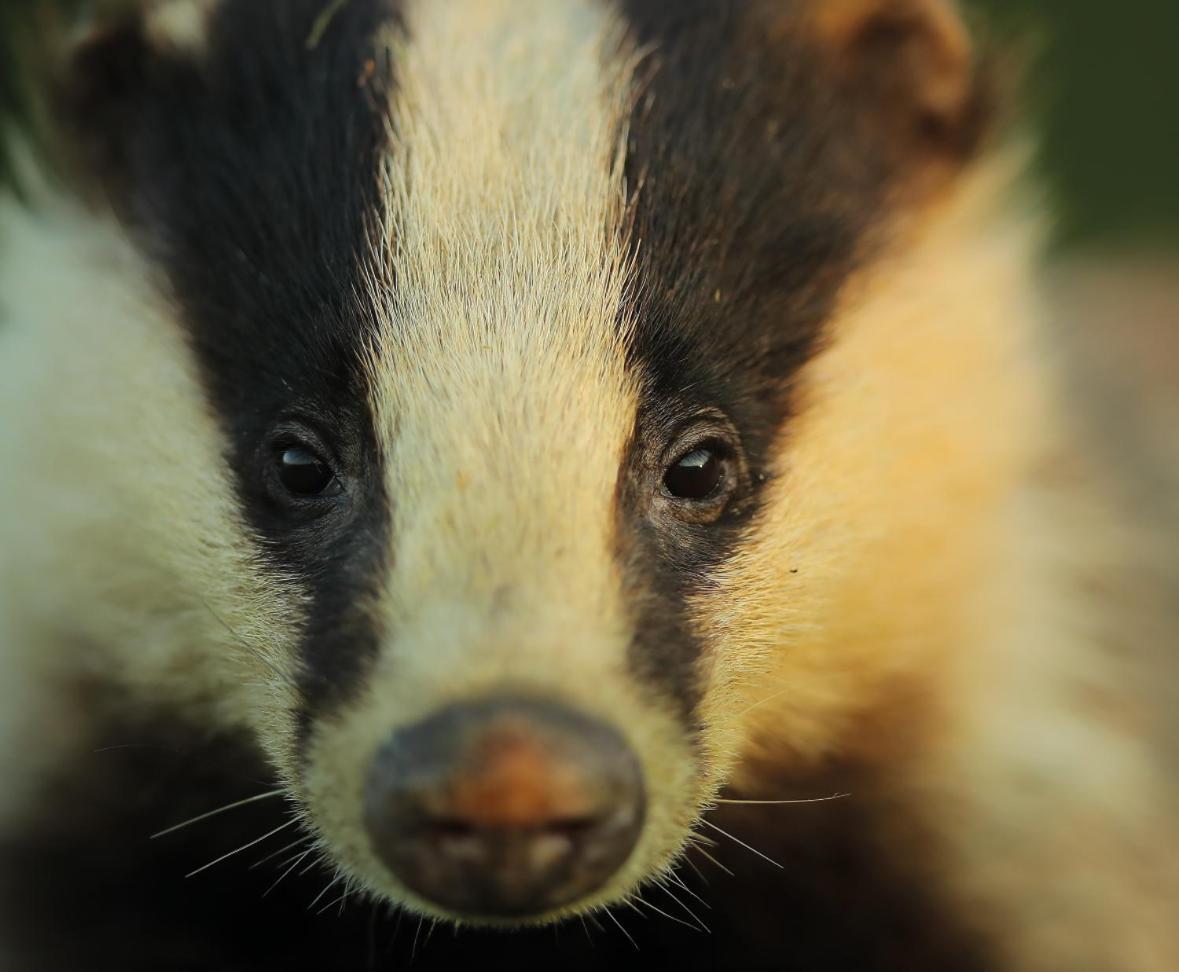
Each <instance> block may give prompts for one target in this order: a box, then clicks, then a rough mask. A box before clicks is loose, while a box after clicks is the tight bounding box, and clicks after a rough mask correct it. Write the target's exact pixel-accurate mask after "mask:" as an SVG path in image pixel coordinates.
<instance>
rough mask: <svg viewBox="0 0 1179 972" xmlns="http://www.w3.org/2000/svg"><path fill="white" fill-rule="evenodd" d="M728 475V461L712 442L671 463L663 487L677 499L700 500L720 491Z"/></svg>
mask: <svg viewBox="0 0 1179 972" xmlns="http://www.w3.org/2000/svg"><path fill="white" fill-rule="evenodd" d="M724 479H725V464H724V461H723V460H722V459H721V457H720V456H719V455H718V454H717V452H716V451H715V450H714V449H713V448H711V447H710V446H701V447H699V448H697V449H693V450H692V451H691V452H689V453H687V454H686V455H684V456H681V457H680V458H679V459H678V460H677V461H676V462H674V463H672V465H671V466H669V467H668V469H667V472H666V473H664V475H663V487H664V489H666V490H667V492H668V493H669V494H670V495H671V496H673V497H675V498H676V499H682V500H693V501H696V502H700V501H704V500H708V499H710V498H712V497H713V496H714V495H715V494H716V493H718V492H719V490H720V488H721V486H722V485H723V484H724Z"/></svg>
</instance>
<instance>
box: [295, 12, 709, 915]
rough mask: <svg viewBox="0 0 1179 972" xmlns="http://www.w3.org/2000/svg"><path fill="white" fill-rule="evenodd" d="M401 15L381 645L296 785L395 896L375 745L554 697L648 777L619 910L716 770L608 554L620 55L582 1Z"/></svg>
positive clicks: (622, 279) (661, 856) (622, 376)
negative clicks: (372, 765) (390, 544)
mask: <svg viewBox="0 0 1179 972" xmlns="http://www.w3.org/2000/svg"><path fill="white" fill-rule="evenodd" d="M404 15H405V19H406V28H407V32H408V34H409V36H411V37H412V38H413V42H412V44H410V45H408V46H405V47H404V48H399V49H398V51H397V55H396V63H397V64H398V90H397V94H396V98H395V102H394V104H393V106H392V123H391V124H392V142H393V144H392V147H391V160H390V163H389V166H388V171H387V180H388V184H387V188H388V206H389V212H388V232H387V241H388V242H387V251H388V252H387V253H386V255H385V259H386V260H387V261H388V263H387V265H386V266H385V267H378V268H376V272H375V273H374V278H375V279H374V288H375V294H374V299H375V300H377V301H378V303H379V304H380V305H381V306H382V307H383V308H386V309H387V313H388V337H387V340H386V341H385V343H384V344H383V345H382V346H381V347H379V348H375V349H374V352H373V365H372V367H373V371H374V374H375V378H376V383H377V385H378V387H379V389H380V398H381V401H380V407H379V416H380V427H381V430H382V434H383V436H384V438H385V441H384V448H385V451H386V454H387V457H388V470H389V473H388V475H389V478H388V483H387V488H388V491H389V496H390V497H391V500H392V507H393V535H394V537H395V550H396V553H395V557H394V558H393V559H394V566H393V570H392V573H391V575H390V576H389V578H388V582H387V592H386V593H385V595H384V596H383V597H382V599H381V603H380V604H377V605H374V606H373V610H374V611H376V612H378V613H379V615H380V616H381V617H382V618H383V619H384V622H385V624H386V625H387V626H388V629H389V630H390V631H392V632H395V636H393V637H392V638H391V640H390V643H389V644H388V645H387V646H386V649H385V652H384V653H383V655H382V658H381V661H380V664H379V665H378V666H377V668H376V670H375V671H374V672H373V673H372V676H371V677H370V678H369V679H368V680H367V681H366V692H365V695H364V698H363V699H362V700H361V701H360V702H358V703H357V704H355V705H351V706H349V707H348V711H347V713H345V714H344V715H343V716H342V717H341V719H340V721H339V723H338V724H329V725H326V726H324V727H322V728H321V729H320V731H319V732H318V733H317V735H316V739H315V742H314V745H313V746H312V749H311V757H312V762H311V766H312V768H311V771H310V773H309V774H308V778H307V785H306V789H305V792H304V794H303V795H304V796H305V797H306V799H307V802H308V805H309V807H310V808H311V813H312V817H313V819H314V820H315V822H316V826H317V828H318V829H319V830H320V831H321V832H322V833H323V834H324V836H325V837H326V838H327V839H328V841H329V842H330V843H331V845H332V847H333V849H334V850H335V852H336V855H337V857H339V858H340V859H342V861H343V862H344V863H345V865H346V866H347V867H348V869H349V871H350V872H351V873H352V874H353V875H355V876H358V877H360V878H361V879H362V880H363V881H364V883H366V884H368V885H369V886H375V887H377V888H380V889H381V890H383V891H387V892H388V893H389V894H390V895H392V896H394V897H396V898H399V899H405V898H407V897H409V896H408V895H407V893H406V892H405V891H404V890H403V889H401V888H399V887H398V886H397V884H396V883H395V882H394V880H393V879H392V877H391V876H389V875H388V873H387V871H386V869H385V868H383V867H382V866H381V865H380V864H379V862H377V861H376V860H375V858H374V855H373V853H372V851H371V849H370V848H369V846H368V844H367V838H366V837H365V836H364V832H363V829H362V827H361V821H360V819H359V813H360V811H361V800H360V793H361V787H362V783H363V774H364V772H365V770H366V768H367V766H368V765H369V762H370V760H371V757H372V755H373V753H374V751H375V749H376V747H377V746H379V745H381V744H382V743H383V742H384V741H385V740H386V739H387V738H388V737H389V735H390V733H391V732H392V731H393V729H395V728H396V727H397V726H402V725H405V724H407V723H409V722H411V721H413V720H415V719H417V718H420V717H423V716H425V715H426V714H428V713H430V712H432V711H434V710H435V709H436V708H437V707H438V706H440V705H443V704H445V703H447V702H452V701H459V700H463V699H467V698H473V697H479V696H481V695H485V694H492V693H497V692H502V691H507V692H512V691H520V692H533V693H537V694H541V695H543V696H545V697H549V698H557V699H561V700H565V701H567V702H569V703H570V704H572V705H574V706H577V707H579V708H580V709H582V710H584V711H587V712H589V713H591V714H594V715H598V716H599V717H602V718H604V719H606V720H607V721H609V722H610V723H612V724H614V725H615V726H617V727H618V728H619V729H620V730H621V731H622V732H623V733H624V735H626V736H627V737H628V738H629V740H630V742H631V743H632V745H633V747H634V749H635V752H636V753H637V755H638V757H639V760H640V762H641V763H642V766H643V770H644V774H645V776H646V778H647V781H648V807H647V815H648V826H647V828H646V829H645V831H644V835H643V837H642V839H641V841H640V843H639V846H638V848H637V850H636V852H635V854H634V855H633V857H632V858H631V860H630V862H629V863H628V864H627V865H626V866H625V867H624V869H623V870H622V872H621V873H620V874H619V875H618V876H617V878H616V879H615V880H614V881H613V882H612V883H611V884H610V886H609V887H608V888H606V889H604V890H603V892H602V893H601V894H599V895H597V896H596V900H598V901H601V900H615V899H617V898H618V897H619V896H620V895H621V894H624V893H627V892H629V891H630V890H632V889H633V887H634V886H635V885H636V884H637V882H638V881H640V880H641V879H643V878H644V877H648V876H650V875H651V874H653V873H655V872H658V871H659V870H660V869H662V868H663V867H664V866H666V865H667V863H668V862H669V860H670V858H671V856H672V855H673V854H674V853H676V852H677V851H678V850H679V847H680V842H681V840H682V838H683V836H684V834H685V831H686V828H687V827H688V825H689V824H690V822H691V818H692V814H693V812H694V809H695V806H696V804H697V801H698V800H699V799H700V798H701V797H702V796H703V795H705V794H706V793H707V792H708V790H707V787H708V786H709V783H710V782H711V781H709V780H705V781H701V780H698V779H697V778H696V777H695V775H694V772H693V765H692V756H691V752H690V748H689V744H688V741H687V740H686V739H685V738H684V737H683V733H682V731H681V730H679V728H678V725H677V722H676V719H675V716H674V710H673V709H672V706H671V703H670V702H668V701H667V700H664V699H661V698H660V697H659V696H658V695H655V694H654V693H652V692H651V691H650V690H647V689H644V688H642V687H641V686H640V685H639V684H637V682H636V680H635V678H634V676H633V674H632V673H631V671H630V670H629V669H628V667H627V649H628V645H629V644H630V640H631V633H632V630H633V620H632V618H631V617H629V615H628V603H629V602H628V598H627V595H626V592H625V591H624V589H623V588H624V580H623V578H622V576H621V575H620V572H619V567H618V565H617V563H616V560H617V558H616V556H615V553H614V550H613V543H614V533H615V520H614V516H615V498H614V497H615V484H616V481H617V476H618V470H619V468H620V465H621V463H622V460H623V449H624V446H625V443H626V441H627V438H628V436H629V435H630V434H631V431H632V430H633V428H634V424H635V415H636V408H637V391H636V389H635V388H634V387H633V385H632V381H631V379H630V378H629V377H628V375H627V373H626V369H625V361H624V356H625V350H624V343H623V337H624V336H623V335H622V334H620V333H619V326H618V314H619V308H620V307H621V306H622V305H623V292H624V287H625V283H626V271H627V267H626V265H625V249H624V247H625V240H624V236H623V216H624V203H625V192H624V185H623V181H622V178H621V173H620V170H619V157H620V148H621V146H620V145H619V144H618V133H619V131H620V129H621V121H622V119H624V118H625V113H626V112H627V110H628V108H629V98H630V74H629V72H628V71H627V68H628V66H629V64H628V61H629V55H628V54H627V53H626V52H625V48H624V47H623V46H622V45H621V43H620V37H619V34H618V31H617V29H616V25H615V24H614V22H613V20H612V19H611V18H610V17H609V16H607V14H606V10H605V7H604V6H603V5H601V4H598V3H593V2H588V0H587V2H581V0H578V2H572V3H563V4H553V3H550V2H548V0H529V2H521V0H448V2H445V3H432V2H426V0H419V2H416V3H411V4H410V5H408V7H407V8H406V10H405V14H404ZM521 24H527V25H528V29H527V30H521V29H520V25H521ZM603 65H607V68H606V70H605V71H603ZM393 268H395V270H396V286H395V288H393V287H386V286H384V285H383V281H382V278H383V277H384V276H386V275H387V274H388V273H389V271H391V270H392V269H393ZM410 900H413V901H414V903H415V905H420V906H421V907H423V908H425V909H426V910H428V911H431V912H432V911H433V909H432V908H429V906H427V905H426V904H425V903H423V902H418V901H416V900H414V899H412V898H410Z"/></svg>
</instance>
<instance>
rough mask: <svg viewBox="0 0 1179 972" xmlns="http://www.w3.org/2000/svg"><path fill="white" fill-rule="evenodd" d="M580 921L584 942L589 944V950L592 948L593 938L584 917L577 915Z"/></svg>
mask: <svg viewBox="0 0 1179 972" xmlns="http://www.w3.org/2000/svg"><path fill="white" fill-rule="evenodd" d="M577 917H578V918H580V919H581V927H582V928H583V929H584V930H585V940H586V941H587V942H589V946H590V948H593V947H594V936H593V935H591V934H590V930H589V924H588V923H587V922H586V920H585V915H578V916H577Z"/></svg>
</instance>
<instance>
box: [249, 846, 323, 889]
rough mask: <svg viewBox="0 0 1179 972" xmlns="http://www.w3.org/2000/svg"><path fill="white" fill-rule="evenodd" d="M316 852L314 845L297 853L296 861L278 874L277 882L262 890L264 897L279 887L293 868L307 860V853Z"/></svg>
mask: <svg viewBox="0 0 1179 972" xmlns="http://www.w3.org/2000/svg"><path fill="white" fill-rule="evenodd" d="M314 853H315V848H314V847H309V848H308V849H307V850H305V851H303V853H302V854H297V855H296V856H295V860H294V863H293V864H291V866H290V867H288V868H287V869H286V870H285V871H283V872H282V874H280V875H279V876H278V880H277V881H275V882H274V883H273V884H272V885H270V887H268V888H267V889H266V890H265V891H263V892H262V897H264V898H265V897H266V896H267V895H269V894H270V892H271V891H273V890H274V889H275V888H277V887H278V886H279V885H280V884H282V882H283V881H284V880H285V879H286V877H287V875H289V874H290V873H291V871H293V870H294V869H295V868H297V867H298V866H299V865H300V864H302V863H303V861H305V860H306V859H307V855H308V854H314Z"/></svg>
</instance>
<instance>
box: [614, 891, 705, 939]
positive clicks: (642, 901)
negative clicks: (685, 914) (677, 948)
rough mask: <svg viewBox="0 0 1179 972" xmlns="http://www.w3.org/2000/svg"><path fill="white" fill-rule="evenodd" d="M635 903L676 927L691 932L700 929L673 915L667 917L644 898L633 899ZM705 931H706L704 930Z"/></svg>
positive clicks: (660, 909)
mask: <svg viewBox="0 0 1179 972" xmlns="http://www.w3.org/2000/svg"><path fill="white" fill-rule="evenodd" d="M635 901H636V902H637V903H638V904H641V905H642V906H643V907H644V908H650V909H651V910H652V911H653V912H655V914H657V915H662V916H663V917H664V918H666V919H667V920H668V921H674V922H675V923H676V924H677V925H683V926H684V927H685V928H691V929H692V931H700V928H699V927H698V926H697V925H693V924H692V923H691V922H687V921H684V919H683V918H677V917H676V916H675V915H669V914H668V913H667V912H666V911H664V910H663V909H662V908H659V907H657V906H656V905H653V904H651V902H650V901H647V900H646V899H644V898H635ZM628 903H629V902H628ZM631 907H632V908H633V907H634V906H633V905H631ZM636 910H637V909H636ZM705 930H706V931H707V929H705Z"/></svg>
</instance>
